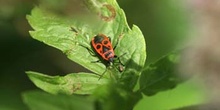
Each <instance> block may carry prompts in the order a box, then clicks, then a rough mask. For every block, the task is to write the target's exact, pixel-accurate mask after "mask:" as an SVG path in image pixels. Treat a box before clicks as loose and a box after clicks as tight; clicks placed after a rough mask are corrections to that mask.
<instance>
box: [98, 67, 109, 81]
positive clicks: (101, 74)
mask: <svg viewBox="0 0 220 110" xmlns="http://www.w3.org/2000/svg"><path fill="white" fill-rule="evenodd" d="M106 71H107V68H105V71H104V72H103V73H102V74H101V76H100V77H99V80H100V79H101V78H102V77H103V76H104V74H105V72H106Z"/></svg>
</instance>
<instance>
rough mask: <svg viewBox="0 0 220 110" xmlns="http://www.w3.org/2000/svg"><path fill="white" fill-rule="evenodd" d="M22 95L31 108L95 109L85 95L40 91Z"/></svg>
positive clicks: (52, 109) (36, 109) (42, 109)
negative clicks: (53, 93)
mask: <svg viewBox="0 0 220 110" xmlns="http://www.w3.org/2000/svg"><path fill="white" fill-rule="evenodd" d="M22 96H23V101H24V103H25V104H26V105H28V107H29V108H30V110H94V107H93V102H92V101H90V100H88V98H87V97H85V96H84V97H83V96H81V97H79V96H73V95H61V94H59V95H52V94H48V93H45V92H40V91H30V92H25V93H23V95H22ZM85 105H86V106H85Z"/></svg>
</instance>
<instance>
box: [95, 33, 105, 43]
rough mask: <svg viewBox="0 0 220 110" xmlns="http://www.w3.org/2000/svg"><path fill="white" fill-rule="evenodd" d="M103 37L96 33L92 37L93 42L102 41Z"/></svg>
mask: <svg viewBox="0 0 220 110" xmlns="http://www.w3.org/2000/svg"><path fill="white" fill-rule="evenodd" d="M103 39H104V38H103V37H102V36H100V35H96V36H95V37H94V42H95V44H97V43H102V41H103Z"/></svg>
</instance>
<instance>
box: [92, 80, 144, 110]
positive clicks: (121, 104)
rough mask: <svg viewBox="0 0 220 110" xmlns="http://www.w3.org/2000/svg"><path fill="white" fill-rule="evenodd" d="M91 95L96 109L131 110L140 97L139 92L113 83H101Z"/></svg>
mask: <svg viewBox="0 0 220 110" xmlns="http://www.w3.org/2000/svg"><path fill="white" fill-rule="evenodd" d="M93 97H94V98H95V100H96V102H97V103H96V108H97V110H132V108H133V107H134V105H135V104H136V103H137V102H138V101H139V100H140V99H141V98H142V95H141V93H140V92H135V93H134V92H131V91H128V90H126V89H124V88H123V87H121V86H118V85H115V84H108V85H103V86H101V87H100V88H98V89H97V90H96V91H95V92H94V94H93Z"/></svg>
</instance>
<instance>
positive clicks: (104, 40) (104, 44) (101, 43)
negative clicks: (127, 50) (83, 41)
mask: <svg viewBox="0 0 220 110" xmlns="http://www.w3.org/2000/svg"><path fill="white" fill-rule="evenodd" d="M117 45H118V40H117V42H116V44H115V46H114V47H113V46H112V43H111V38H110V37H107V36H106V35H104V34H98V35H96V36H94V37H93V38H92V40H91V46H92V49H93V50H94V52H95V54H97V55H98V56H99V58H100V59H101V60H98V61H93V63H96V62H100V61H103V62H104V63H105V64H106V67H109V66H112V65H114V61H115V59H117V60H118V62H117V63H119V72H122V66H124V65H123V64H122V63H121V60H120V57H121V56H123V55H125V54H122V55H121V56H119V57H118V56H117V55H115V52H114V50H115V48H116V47H117ZM87 50H88V51H90V52H91V53H93V51H92V50H90V49H89V48H87ZM106 70H107V68H106ZM106 70H105V71H104V72H103V73H102V75H101V76H100V78H101V77H102V76H103V75H104V73H105V72H106Z"/></svg>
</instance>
